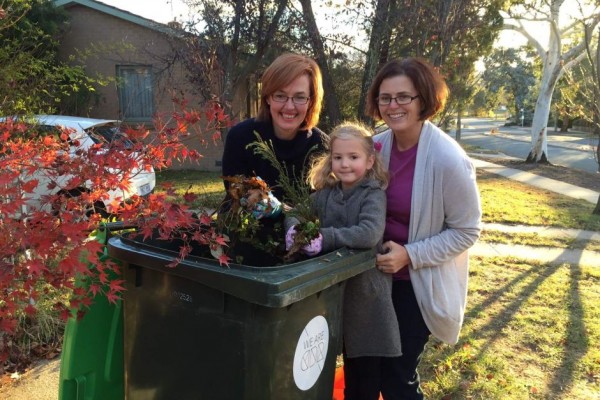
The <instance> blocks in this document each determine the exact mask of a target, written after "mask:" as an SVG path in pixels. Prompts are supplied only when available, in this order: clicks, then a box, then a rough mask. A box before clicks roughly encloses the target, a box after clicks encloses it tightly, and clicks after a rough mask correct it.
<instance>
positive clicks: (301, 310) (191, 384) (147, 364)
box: [108, 236, 375, 400]
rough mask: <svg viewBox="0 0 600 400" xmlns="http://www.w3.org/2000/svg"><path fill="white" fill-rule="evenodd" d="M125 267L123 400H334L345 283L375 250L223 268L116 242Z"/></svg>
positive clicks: (368, 263) (368, 264) (115, 253)
mask: <svg viewBox="0 0 600 400" xmlns="http://www.w3.org/2000/svg"><path fill="white" fill-rule="evenodd" d="M108 249H109V254H110V255H111V256H112V257H114V258H116V259H118V260H121V261H122V262H123V264H124V265H123V271H124V275H125V281H126V290H125V292H124V358H125V393H126V398H127V399H130V400H137V399H153V400H160V399H169V400H171V399H184V400H191V399H208V400H219V399H223V400H244V399H246V400H269V399H285V400H294V399H302V400H310V399H313V400H325V399H327V400H329V399H331V398H332V393H333V381H334V373H335V362H336V357H337V355H338V354H339V352H340V351H341V327H342V314H341V313H342V300H343V298H342V296H343V292H344V286H345V281H346V280H347V279H349V278H351V277H352V276H355V275H357V274H359V273H361V272H363V271H366V270H367V269H369V268H372V267H373V266H374V264H375V258H374V253H373V251H370V250H367V251H365V250H363V251H352V250H349V249H340V250H337V251H334V252H332V253H329V254H324V255H322V256H319V257H315V258H312V259H309V260H305V261H301V262H297V263H293V264H287V265H282V266H276V267H249V266H244V265H235V264H232V265H230V266H229V267H223V266H220V265H219V264H218V262H217V261H216V260H210V259H205V258H200V257H194V256H188V257H186V258H185V259H184V260H183V261H181V262H180V263H179V264H178V265H177V266H176V267H169V266H167V265H168V264H170V263H171V262H172V261H173V259H174V258H175V257H177V253H176V252H174V251H172V250H168V249H166V248H162V247H157V246H155V245H152V244H149V243H144V242H142V241H136V240H133V238H128V237H127V236H122V237H113V238H111V239H110V241H109V245H108Z"/></svg>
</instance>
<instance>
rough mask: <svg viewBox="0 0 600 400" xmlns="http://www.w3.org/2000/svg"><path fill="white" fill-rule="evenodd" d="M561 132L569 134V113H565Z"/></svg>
mask: <svg viewBox="0 0 600 400" xmlns="http://www.w3.org/2000/svg"><path fill="white" fill-rule="evenodd" d="M560 131H561V132H569V112H568V111H567V112H565V114H564V115H563V118H562V125H561V127H560Z"/></svg>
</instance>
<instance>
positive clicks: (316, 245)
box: [285, 225, 323, 257]
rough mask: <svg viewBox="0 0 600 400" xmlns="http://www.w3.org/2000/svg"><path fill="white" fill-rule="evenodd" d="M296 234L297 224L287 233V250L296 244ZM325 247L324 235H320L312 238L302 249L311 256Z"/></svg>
mask: <svg viewBox="0 0 600 400" xmlns="http://www.w3.org/2000/svg"><path fill="white" fill-rule="evenodd" d="M294 236H296V225H292V226H291V227H290V228H289V229H288V230H287V233H286V234H285V250H286V251H289V250H290V249H291V248H292V246H293V245H294ZM322 249H323V236H322V235H321V234H320V233H319V236H318V237H316V238H315V239H313V240H311V241H310V243H309V244H307V245H304V246H303V247H302V249H301V251H302V252H303V253H304V254H306V255H307V256H309V257H313V256H316V255H317V254H319V253H320V252H321V250H322Z"/></svg>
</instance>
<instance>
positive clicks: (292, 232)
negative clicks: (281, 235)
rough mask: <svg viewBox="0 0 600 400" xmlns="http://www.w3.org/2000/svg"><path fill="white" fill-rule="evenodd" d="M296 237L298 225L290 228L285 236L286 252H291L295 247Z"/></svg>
mask: <svg viewBox="0 0 600 400" xmlns="http://www.w3.org/2000/svg"><path fill="white" fill-rule="evenodd" d="M294 236H296V225H292V226H290V228H289V229H288V230H287V232H286V234H285V251H290V249H291V248H292V246H294Z"/></svg>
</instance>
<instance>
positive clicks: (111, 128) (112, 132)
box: [86, 124, 133, 149]
mask: <svg viewBox="0 0 600 400" xmlns="http://www.w3.org/2000/svg"><path fill="white" fill-rule="evenodd" d="M86 132H87V134H88V135H90V137H91V138H92V140H93V141H94V143H120V144H122V145H123V146H124V147H125V148H126V149H132V148H133V142H132V141H131V140H129V138H127V136H126V135H125V133H123V132H121V131H120V130H119V128H118V127H117V126H115V125H112V124H110V125H100V126H95V127H93V128H89V129H88V130H86Z"/></svg>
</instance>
